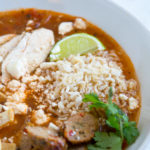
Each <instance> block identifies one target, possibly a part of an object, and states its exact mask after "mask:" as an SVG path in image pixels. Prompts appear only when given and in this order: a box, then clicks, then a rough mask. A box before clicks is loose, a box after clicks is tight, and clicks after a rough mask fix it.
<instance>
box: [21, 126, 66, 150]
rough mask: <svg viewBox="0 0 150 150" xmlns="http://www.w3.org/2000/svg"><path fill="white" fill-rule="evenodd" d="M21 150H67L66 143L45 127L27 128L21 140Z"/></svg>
mask: <svg viewBox="0 0 150 150" xmlns="http://www.w3.org/2000/svg"><path fill="white" fill-rule="evenodd" d="M18 148H19V149H20V150H31V148H33V149H35V150H38V149H40V150H66V149H67V144H66V141H65V140H64V139H63V138H61V137H58V136H57V133H56V132H55V131H53V130H50V129H47V128H44V127H29V126H28V127H27V128H26V134H25V133H24V134H23V135H22V137H21V139H20V143H19V146H18Z"/></svg>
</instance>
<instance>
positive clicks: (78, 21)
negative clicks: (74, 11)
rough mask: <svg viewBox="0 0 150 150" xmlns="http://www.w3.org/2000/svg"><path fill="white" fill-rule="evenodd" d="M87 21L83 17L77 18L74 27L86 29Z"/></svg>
mask: <svg viewBox="0 0 150 150" xmlns="http://www.w3.org/2000/svg"><path fill="white" fill-rule="evenodd" d="M86 26H87V25H86V23H85V22H84V20H83V19H81V18H76V20H75V23H74V27H75V28H77V29H83V30H85V29H86Z"/></svg>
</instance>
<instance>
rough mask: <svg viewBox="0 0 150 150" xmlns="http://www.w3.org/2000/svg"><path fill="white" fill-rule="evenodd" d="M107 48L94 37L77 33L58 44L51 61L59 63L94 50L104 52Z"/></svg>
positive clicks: (51, 54) (53, 50) (51, 55)
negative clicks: (71, 56)
mask: <svg viewBox="0 0 150 150" xmlns="http://www.w3.org/2000/svg"><path fill="white" fill-rule="evenodd" d="M104 49H105V46H104V45H103V44H102V43H101V42H100V41H99V40H98V39H97V38H96V37H94V36H92V35H89V34H87V33H77V34H72V35H70V36H67V37H65V38H63V39H62V40H60V41H59V42H57V43H56V45H55V46H54V48H53V49H52V50H51V53H50V61H57V60H61V59H64V58H67V57H69V56H70V55H77V54H85V53H87V52H92V51H94V50H104Z"/></svg>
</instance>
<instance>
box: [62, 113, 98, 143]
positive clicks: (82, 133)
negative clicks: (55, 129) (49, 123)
mask: <svg viewBox="0 0 150 150" xmlns="http://www.w3.org/2000/svg"><path fill="white" fill-rule="evenodd" d="M65 126H66V127H65V131H64V136H65V137H66V138H67V140H68V141H69V142H71V143H74V144H77V143H83V142H88V141H90V140H91V138H92V137H93V136H94V132H95V131H96V130H97V129H98V119H96V118H95V117H94V116H93V115H91V114H89V113H78V114H76V115H73V116H71V117H70V118H69V119H68V120H67V121H66V123H65Z"/></svg>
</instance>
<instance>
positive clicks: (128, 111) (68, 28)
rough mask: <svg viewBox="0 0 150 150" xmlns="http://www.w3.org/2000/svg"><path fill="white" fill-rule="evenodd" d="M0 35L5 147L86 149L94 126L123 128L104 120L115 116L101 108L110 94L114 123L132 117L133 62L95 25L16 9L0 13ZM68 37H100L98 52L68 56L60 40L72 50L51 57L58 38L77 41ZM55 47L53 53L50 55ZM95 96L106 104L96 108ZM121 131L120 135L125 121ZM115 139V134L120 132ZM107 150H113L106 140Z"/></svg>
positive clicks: (136, 102)
mask: <svg viewBox="0 0 150 150" xmlns="http://www.w3.org/2000/svg"><path fill="white" fill-rule="evenodd" d="M83 33H84V34H83ZM0 35H1V37H0V61H1V62H0V63H1V64H0V66H1V76H0V80H1V81H0V82H1V86H0V102H1V105H0V111H1V113H0V116H1V120H0V139H1V145H2V148H3V149H6V148H5V147H7V148H10V149H12V150H14V149H17V150H30V149H47V150H48V149H50V150H51V149H52V150H56V149H59V150H62V149H87V147H88V149H90V146H89V144H93V145H94V144H95V141H94V140H93V137H94V135H96V134H95V133H96V131H97V132H99V133H103V134H104V133H108V134H109V133H112V135H113V134H116V132H117V131H119V132H120V130H121V129H120V127H116V126H115V125H114V126H113V124H111V123H112V122H113V121H112V120H111V119H112V118H110V120H109V117H110V116H111V117H114V115H115V114H111V115H110V114H109V115H108V114H107V113H106V112H107V111H108V110H109V111H110V112H111V110H110V107H109V106H111V103H110V104H109V105H107V106H105V107H104V105H105V104H107V103H108V102H109V101H110V99H111V100H112V104H114V105H115V106H114V105H113V106H112V107H113V109H117V110H115V111H118V114H119V115H120V116H119V117H120V118H121V121H120V120H118V118H117V120H118V121H117V122H118V123H119V125H120V122H123V124H125V123H126V122H128V124H129V121H130V122H131V121H135V122H136V123H137V122H138V119H139V113H140V105H141V97H140V85H139V81H138V79H137V76H136V73H135V69H134V66H133V64H132V62H131V60H130V58H129V56H128V55H127V54H126V53H125V51H124V50H123V49H122V48H121V46H120V45H119V44H118V43H117V42H116V41H115V40H114V39H113V38H112V37H110V36H109V35H108V34H107V33H105V32H104V31H103V30H101V29H100V28H98V27H97V26H95V25H93V24H92V23H90V22H88V21H87V20H85V19H83V18H81V17H75V16H71V15H68V14H63V13H57V12H53V11H49V10H37V9H20V10H14V11H7V12H1V13H0ZM72 35H76V36H72ZM68 37H69V38H68ZM74 37H78V38H79V37H80V38H81V37H82V39H85V38H87V39H86V40H82V41H83V43H84V42H85V43H86V44H87V45H88V44H89V43H90V42H89V41H91V43H92V44H93V45H94V44H95V43H94V41H96V42H97V41H98V40H99V41H101V42H98V43H99V45H100V46H101V48H102V49H100V48H99V47H96V48H94V50H92V52H91V51H87V52H86V53H84V54H81V53H79V54H77V55H72V54H73V52H74V51H73V50H74V48H72V47H69V46H68V45H69V44H66V45H67V46H66V47H65V49H66V51H67V47H69V48H68V49H70V51H71V48H72V49H73V50H72V52H67V54H66V55H69V56H68V57H64V58H61V59H59V57H54V60H52V59H53V57H51V56H52V55H54V56H56V53H59V52H60V51H61V46H60V44H59V43H58V42H60V41H62V39H63V40H64V41H65V40H67V39H72V40H70V41H71V43H76V41H79V39H77V40H74V41H73V39H74ZM72 41H73V42H72ZM82 41H81V42H78V44H79V45H80V43H82ZM88 42H89V43H88ZM56 43H58V44H56ZM55 44H56V46H57V45H58V46H59V50H58V49H57V50H58V51H56V52H53V51H54V50H53V51H52V50H51V49H56V48H55V47H56V46H54V45H55ZM92 44H91V45H92ZM72 45H73V46H74V47H75V45H76V44H72ZM84 46H85V45H84ZM84 46H82V48H83V47H84ZM78 47H79V49H80V48H81V46H77V48H76V49H78ZM76 49H75V50H76ZM50 51H51V52H50ZM52 53H53V54H52ZM64 53H66V52H64ZM64 53H59V56H60V55H61V56H62V57H63V56H64ZM50 58H51V60H50ZM56 58H57V59H56ZM90 93H95V94H91V95H90ZM111 93H113V96H112V94H111ZM88 94H89V95H88ZM108 94H110V95H109V96H108ZM95 98H96V99H95ZM83 99H84V100H83ZM93 99H94V100H93ZM97 99H99V100H100V101H101V103H103V102H104V104H103V106H99V107H97V105H100V104H99V103H98V102H97V101H96V100H97ZM107 99H109V100H107ZM92 100H93V101H92ZM94 102H95V103H96V104H95V106H94V104H93V103H94ZM92 104H93V106H92V108H91V109H89V106H90V105H92ZM105 111H106V112H105ZM120 112H121V113H120ZM111 113H112V112H111ZM122 115H125V117H126V118H127V117H128V118H129V120H128V121H127V119H126V121H125V119H123V117H122ZM115 118H116V117H115ZM113 119H114V118H113ZM111 121H112V122H111ZM108 122H109V123H108ZM115 123H116V122H115ZM126 124H127V123H126ZM134 128H136V127H135V126H134ZM123 129H124V130H123V132H125V133H126V132H127V131H126V130H125V129H126V128H125V127H124V126H123ZM135 130H136V129H135ZM135 130H133V134H134V131H135ZM121 134H123V133H121ZM137 135H138V134H137ZM137 135H136V136H137ZM113 136H114V137H115V138H116V136H118V137H119V138H120V134H119V135H113ZM121 136H122V138H123V141H122V142H121V145H120V146H121V147H122V148H121V149H124V148H125V147H126V146H127V145H128V144H130V141H128V138H127V137H126V136H125V137H123V135H121ZM133 137H134V136H133ZM107 138H109V137H107ZM131 141H132V140H131ZM134 141H135V139H133V141H132V143H133V142H134ZM127 143H128V144H127ZM100 146H102V145H100ZM105 148H106V149H110V148H111V147H109V143H108V147H107V146H105ZM95 149H96V148H95Z"/></svg>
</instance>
